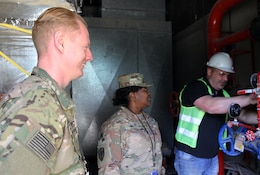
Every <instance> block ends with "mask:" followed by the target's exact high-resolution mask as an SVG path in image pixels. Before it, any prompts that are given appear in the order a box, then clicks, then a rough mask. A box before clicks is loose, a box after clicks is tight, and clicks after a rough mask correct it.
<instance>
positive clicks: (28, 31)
mask: <svg viewBox="0 0 260 175" xmlns="http://www.w3.org/2000/svg"><path fill="white" fill-rule="evenodd" d="M0 26H2V27H6V28H9V29H14V30H17V31H20V32H24V33H27V34H30V35H31V34H32V31H31V30H27V29H24V28H21V27H17V26H13V25H10V24H5V23H0Z"/></svg>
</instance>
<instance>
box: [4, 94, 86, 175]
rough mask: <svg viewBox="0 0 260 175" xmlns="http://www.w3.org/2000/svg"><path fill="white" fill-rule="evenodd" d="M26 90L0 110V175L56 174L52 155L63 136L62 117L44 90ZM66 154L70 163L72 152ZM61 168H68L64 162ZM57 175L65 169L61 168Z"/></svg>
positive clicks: (73, 157) (63, 121)
mask: <svg viewBox="0 0 260 175" xmlns="http://www.w3.org/2000/svg"><path fill="white" fill-rule="evenodd" d="M30 93H35V92H30ZM30 93H29V94H27V96H26V97H25V99H21V100H20V99H18V100H17V99H13V100H10V101H8V102H7V103H6V108H4V109H1V119H0V131H1V138H0V174H1V175H10V174H19V175H28V174H37V175H47V174H52V173H53V174H59V173H60V172H58V171H56V164H57V162H56V158H57V153H58V149H60V147H61V145H62V139H63V137H64V135H63V134H64V126H65V125H66V122H67V121H66V117H65V115H64V114H63V115H62V109H61V108H60V106H59V105H58V104H57V102H55V100H54V99H53V98H52V97H50V96H48V95H47V94H46V91H37V95H35V94H30ZM31 97H33V98H31ZM23 101H26V106H23V105H21V104H22V102H23ZM10 104H12V105H10ZM8 106H9V107H10V106H11V108H8ZM2 112H3V113H2ZM64 149H65V148H64ZM70 155H71V157H72V159H73V160H72V161H69V164H70V166H71V165H73V163H75V161H76V159H77V158H76V157H75V155H74V154H73V153H71V154H70ZM64 161H65V162H66V163H67V162H68V160H64ZM66 163H65V164H66ZM65 167H66V168H68V166H67V165H65ZM66 168H64V169H66ZM64 169H63V170H64ZM81 170H82V167H81ZM76 171H77V170H75V171H74V172H76ZM61 174H69V172H67V173H66V171H63V172H62V173H61ZM75 174H82V173H81V172H79V173H75Z"/></svg>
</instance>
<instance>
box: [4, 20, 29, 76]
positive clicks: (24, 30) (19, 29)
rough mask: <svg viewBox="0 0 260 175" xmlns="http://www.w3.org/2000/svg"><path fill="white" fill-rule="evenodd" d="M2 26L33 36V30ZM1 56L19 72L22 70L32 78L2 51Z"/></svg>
mask: <svg viewBox="0 0 260 175" xmlns="http://www.w3.org/2000/svg"><path fill="white" fill-rule="evenodd" d="M0 26H2V27H6V28H10V29H13V30H17V31H20V32H24V33H27V34H30V35H31V34H32V31H31V30H27V29H24V28H21V27H17V26H13V25H10V24H5V23H0ZM0 56H2V57H3V58H4V59H6V60H7V61H8V62H10V63H11V64H12V65H14V66H15V67H16V68H18V69H19V70H21V71H22V72H23V73H25V74H26V75H27V76H30V73H29V72H27V71H26V70H25V69H24V68H22V67H21V66H20V65H19V64H17V63H16V62H15V61H14V60H12V59H11V58H9V57H8V56H7V55H5V54H4V53H3V52H2V51H0Z"/></svg>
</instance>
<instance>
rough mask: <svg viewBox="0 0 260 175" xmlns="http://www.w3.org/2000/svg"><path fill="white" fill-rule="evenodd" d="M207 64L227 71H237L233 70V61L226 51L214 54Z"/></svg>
mask: <svg viewBox="0 0 260 175" xmlns="http://www.w3.org/2000/svg"><path fill="white" fill-rule="evenodd" d="M207 66H209V67H214V68H217V69H220V70H223V71H225V72H229V73H235V71H234V70H233V69H234V67H233V61H232V59H231V58H230V56H229V54H227V53H225V52H218V53H216V54H214V55H213V56H212V57H211V58H210V59H209V61H208V62H207Z"/></svg>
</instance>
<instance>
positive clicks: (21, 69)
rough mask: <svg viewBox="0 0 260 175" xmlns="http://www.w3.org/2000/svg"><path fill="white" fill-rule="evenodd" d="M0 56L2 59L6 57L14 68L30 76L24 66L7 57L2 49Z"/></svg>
mask: <svg viewBox="0 0 260 175" xmlns="http://www.w3.org/2000/svg"><path fill="white" fill-rule="evenodd" d="M0 56H2V57H3V58H4V59H6V60H7V61H9V62H10V63H11V64H12V65H14V66H15V67H16V68H18V69H19V70H20V71H22V72H23V73H25V74H26V75H28V76H30V73H29V72H27V71H26V70H25V69H24V68H22V67H21V66H20V65H19V64H17V63H16V62H15V61H14V60H12V59H11V58H9V57H8V56H7V55H5V54H4V53H3V52H2V51H0Z"/></svg>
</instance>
